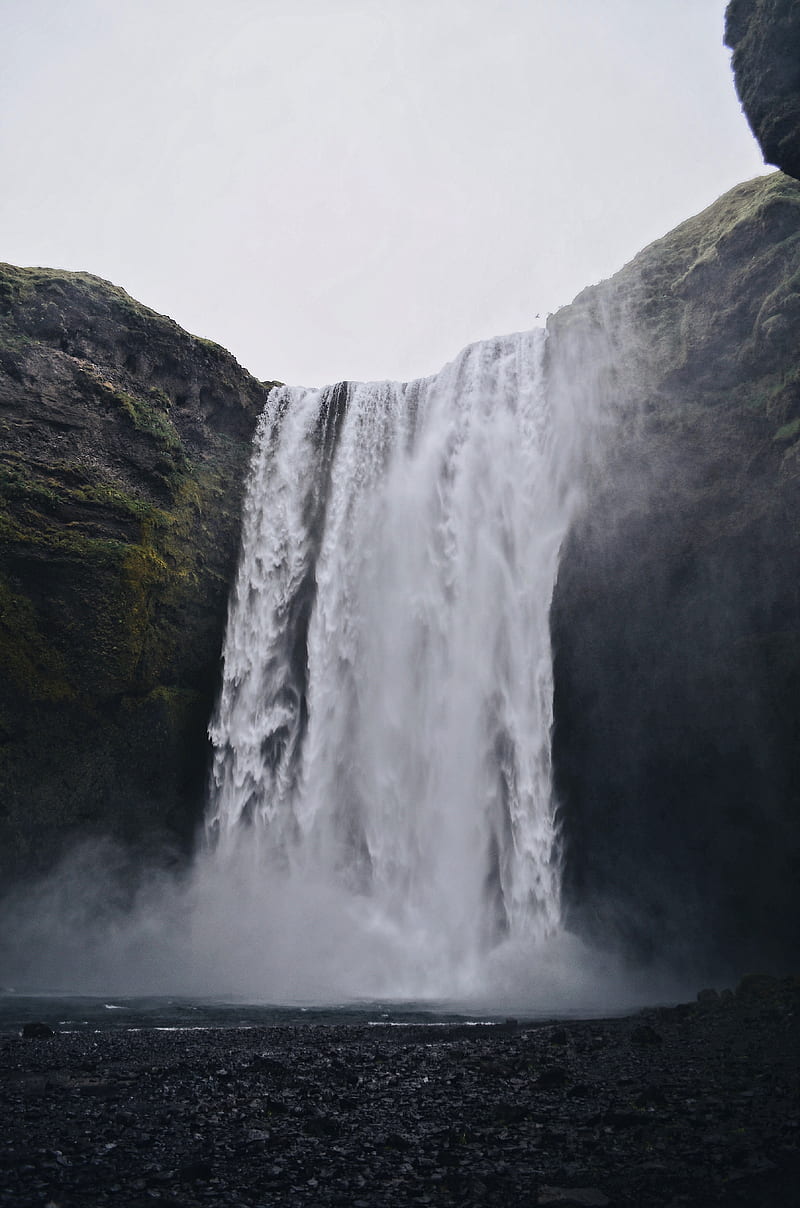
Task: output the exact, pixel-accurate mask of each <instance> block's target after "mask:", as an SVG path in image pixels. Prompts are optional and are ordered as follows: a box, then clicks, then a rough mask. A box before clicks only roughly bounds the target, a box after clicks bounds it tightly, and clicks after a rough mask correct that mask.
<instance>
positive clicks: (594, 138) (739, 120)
mask: <svg viewBox="0 0 800 1208" xmlns="http://www.w3.org/2000/svg"><path fill="white" fill-rule="evenodd" d="M724 10H725V0H224V2H222V0H157V2H156V0H128V2H127V3H122V2H121V0H69V2H68V0H0V38H2V45H3V65H2V70H1V71H0V173H2V183H1V186H0V259H4V260H8V261H11V262H12V263H14V264H21V265H31V264H36V265H42V264H43V265H51V266H57V267H61V268H69V269H83V270H86V271H89V272H93V273H96V274H98V275H99V276H102V277H106V278H108V279H109V280H111V281H113V282H115V283H116V284H118V285H122V286H123V287H124V288H125V289H126V290H127V291H128V292H129V293H130V294H133V295H134V297H136V298H138V299H139V300H140V301H142V302H144V303H145V304H147V305H148V306H151V307H153V308H154V309H155V310H158V311H161V312H162V313H165V314H169V315H171V316H172V317H173V318H174V319H176V320H177V321H178V322H179V323H180V324H182V326H184V327H186V328H188V329H189V330H190V331H192V332H195V333H196V334H197V335H201V336H205V337H207V338H210V339H214V340H217V341H218V342H219V343H221V344H224V345H225V346H226V347H227V348H230V349H231V351H232V352H233V353H234V354H235V355H236V357H237V358H238V359H239V360H240V361H241V363H242V364H243V365H244V366H245V367H246V368H248V369H249V370H250V371H251V372H253V373H255V374H256V375H257V376H258V377H260V378H265V379H266V378H269V379H273V378H277V379H280V380H283V381H287V382H291V383H297V384H306V385H315V384H320V383H322V382H327V381H333V380H336V379H338V378H343V377H349V378H362V379H363V378H409V377H414V376H419V375H423V374H427V373H430V372H433V371H434V370H436V369H438V368H439V367H440V366H441V365H442V364H443V363H444V362H445V361H447V360H449V359H451V358H452V357H453V356H454V355H455V354H456V353H457V352H458V351H459V349H460V348H461V347H462V346H463V345H465V344H467V343H469V342H470V341H472V340H475V339H479V338H481V337H483V336H491V335H494V334H498V333H501V332H505V331H512V330H519V329H523V328H527V327H530V326H532V325H533V324H534V323H535V321H536V316H537V314H538V315H540V316H541V317H542V319H544V317H545V315H546V314H547V312H548V311H551V310H555V309H557V308H558V307H559V306H561V305H563V304H564V303H566V302H568V301H570V300H571V298H572V297H573V296H574V295H575V294H576V293H577V292H578V291H579V290H580V289H581V288H583V286H585V285H588V284H591V283H592V282H594V281H597V280H599V279H601V278H603V277H607V276H609V275H610V274H611V273H613V272H615V271H616V270H617V269H618V268H620V267H621V266H622V265H623V264H624V263H625V262H626V261H627V260H629V259H630V258H631V257H632V256H633V255H634V254H635V253H636V252H637V251H638V250H639V249H640V248H641V247H643V246H644V245H645V244H647V243H648V242H650V241H651V240H653V239H655V238H657V237H658V236H659V235H662V234H665V233H666V232H667V231H668V230H669V229H670V228H671V227H673V226H675V225H676V224H677V223H678V222H680V221H682V220H683V219H684V218H688V217H689V216H690V215H691V214H693V213H696V212H697V211H698V210H700V209H702V208H704V207H705V206H706V205H709V204H710V203H711V202H712V201H713V200H714V199H715V198H716V197H718V196H719V194H720V193H722V192H724V191H725V190H726V189H728V188H730V187H731V186H732V185H734V184H737V183H738V182H739V181H741V180H746V179H748V178H749V177H751V176H754V175H756V174H757V173H758V172H760V171H763V165H762V163H761V156H760V153H759V151H758V148H757V146H756V144H755V141H754V140H753V138H752V136H751V134H750V131H749V129H748V127H747V124H746V122H745V119H744V117H743V116H742V114H741V111H740V108H739V104H738V101H737V98H736V93H735V90H734V86H733V80H732V77H731V73H730V66H729V55H728V52H727V51H726V50H725V48H724V47H723V46H722V35H723V14H724Z"/></svg>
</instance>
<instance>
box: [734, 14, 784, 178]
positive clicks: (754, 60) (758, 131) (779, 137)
mask: <svg viewBox="0 0 800 1208" xmlns="http://www.w3.org/2000/svg"><path fill="white" fill-rule="evenodd" d="M725 44H726V46H729V47H730V48H731V50H732V51H733V72H734V77H735V80H736V91H737V92H738V94H739V99H740V101H741V102H742V108H743V109H744V112H745V115H746V117H747V120H748V121H749V123H750V127H751V129H752V131H753V133H754V134H755V136H756V138H757V139H758V141H759V143H760V144H761V150H762V152H763V154H764V159H765V160H766V162H767V163H768V164H775V166H776V167H778V168H781V169H782V170H783V171H784V172H787V173H788V174H789V175H790V176H795V177H797V178H798V179H800V5H798V4H797V2H796V0H731V3H730V4H729V5H728V8H727V12H726V14H725Z"/></svg>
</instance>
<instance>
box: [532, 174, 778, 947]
mask: <svg viewBox="0 0 800 1208" xmlns="http://www.w3.org/2000/svg"><path fill="white" fill-rule="evenodd" d="M549 349H550V351H549V356H550V372H551V376H552V379H553V382H554V386H555V388H558V389H561V390H566V391H573V392H574V391H575V390H576V385H575V383H576V381H579V382H581V383H582V385H581V386H580V392H581V397H580V399H579V400H578V401H577V404H576V405H577V406H578V408H579V410H580V412H581V414H582V416H583V422H584V423H589V422H590V420H591V417H592V416H594V429H593V440H592V443H591V455H590V458H589V460H588V463H587V465H586V467H585V474H586V480H587V482H588V486H587V490H586V495H585V498H584V501H583V505H582V507H581V508H580V510H579V514H578V516H577V519H576V522H575V524H574V526H573V529H572V532H571V533H570V536H569V539H568V541H567V544H566V547H565V549H564V551H563V554H562V562H561V569H560V574H559V579H558V584H557V589H556V596H555V601H554V607H553V621H552V626H553V640H554V645H555V690H556V699H555V717H556V721H555V730H554V752H553V755H554V763H555V770H556V783H557V791H558V796H559V799H560V804H561V819H562V828H563V837H564V844H565V856H566V881H565V894H566V902H567V907H568V912H569V917H570V918H571V920H572V922H573V924H574V925H575V926H576V927H578V928H579V929H581V930H584V931H588V932H589V933H591V934H594V935H596V936H600V937H603V938H605V939H608V938H609V937H610V936H616V938H617V939H618V940H619V942H621V943H622V944H623V945H629V946H630V947H631V948H632V949H633V951H635V952H636V953H637V954H638V955H640V956H641V955H652V956H654V957H656V956H659V955H665V954H669V955H670V956H674V957H677V958H678V959H679V960H680V959H684V958H685V959H686V960H687V961H689V960H691V959H695V958H697V959H701V960H706V959H711V958H713V959H714V960H717V961H718V962H719V964H720V967H721V968H724V967H728V968H730V967H738V968H745V967H763V966H767V965H772V966H774V967H783V966H786V965H792V962H793V961H796V954H797V951H798V941H799V940H800V827H798V805H797V785H798V784H800V530H798V524H797V517H798V515H800V356H799V355H798V349H800V184H798V183H797V182H796V181H794V180H791V179H789V178H788V177H786V176H784V175H782V174H780V173H778V174H775V175H772V176H769V177H762V178H759V179H757V180H755V181H752V182H750V183H747V184H743V185H741V186H739V187H738V188H736V189H733V190H732V191H731V192H730V193H728V194H726V195H725V196H724V197H722V198H720V200H719V201H718V202H716V203H715V204H714V205H713V206H711V207H710V208H709V209H708V210H706V211H705V212H704V213H702V214H700V215H698V216H697V217H695V218H693V219H691V220H690V221H688V222H686V223H684V224H683V225H681V226H680V227H678V228H677V229H676V230H675V231H673V232H672V233H671V234H669V235H668V236H666V238H664V239H661V240H659V241H658V242H657V243H655V244H653V245H652V246H651V247H649V248H647V249H646V250H645V251H643V252H642V253H641V254H640V255H639V256H637V257H636V259H635V260H634V261H633V262H632V263H631V264H629V265H628V266H627V267H626V268H624V269H623V270H622V271H621V272H620V273H619V274H617V275H616V276H615V277H613V278H612V279H611V280H609V281H607V282H604V283H602V284H600V285H598V286H596V287H594V288H592V289H589V290H587V291H585V292H584V293H583V294H581V295H580V296H579V297H578V298H577V299H576V301H575V302H574V303H573V304H572V306H570V307H567V308H565V309H564V310H562V311H560V312H559V313H558V314H557V315H555V316H554V317H553V318H552V319H551V322H550V341H549ZM576 366H578V367H579V372H578V373H577V374H576V373H575V367H576Z"/></svg>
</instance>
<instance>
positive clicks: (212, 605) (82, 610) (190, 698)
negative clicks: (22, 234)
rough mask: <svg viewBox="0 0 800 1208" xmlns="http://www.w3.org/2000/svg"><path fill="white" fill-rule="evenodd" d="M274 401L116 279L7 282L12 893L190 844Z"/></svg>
mask: <svg viewBox="0 0 800 1208" xmlns="http://www.w3.org/2000/svg"><path fill="white" fill-rule="evenodd" d="M267 389H268V387H267V386H265V385H262V384H260V383H258V382H256V381H255V380H254V379H252V378H251V377H250V376H249V375H248V374H246V373H245V372H244V371H243V370H242V369H241V368H240V366H239V365H238V364H237V363H236V361H235V360H234V359H233V357H232V356H231V355H230V354H229V353H227V352H225V351H224V350H223V349H222V348H219V347H218V346H217V345H214V344H211V343H208V342H207V341H203V340H199V339H196V338H194V337H193V336H190V335H188V334H187V333H186V332H184V331H182V330H181V329H180V328H179V327H178V326H177V325H176V324H175V323H174V322H172V321H171V320H169V319H166V318H163V317H162V316H160V315H157V314H155V313H154V312H152V311H149V310H147V309H145V308H144V307H143V306H140V305H139V304H138V303H136V302H134V301H133V299H132V298H130V297H129V296H128V295H127V294H126V293H125V292H124V291H123V290H121V289H117V288H115V287H114V286H112V285H110V284H108V283H107V282H105V281H101V280H100V279H99V278H96V277H91V276H88V275H86V274H82V273H78V274H72V273H62V272H56V271H53V270H47V269H18V268H12V267H11V266H9V265H2V266H0V873H3V874H6V875H7V874H9V873H10V872H11V871H12V870H13V871H14V872H22V871H27V870H30V869H33V868H35V867H37V866H40V865H43V864H46V863H47V862H48V861H49V860H50V859H51V858H52V857H53V856H54V854H55V853H56V852H57V851H58V850H59V848H60V846H61V843H62V840H63V839H64V837H65V836H67V835H68V836H69V837H70V838H71V839H72V838H74V837H75V836H76V835H81V834H84V833H86V834H93V833H96V832H98V831H102V832H104V833H106V834H108V833H111V834H112V835H116V836H118V837H120V838H121V839H124V840H126V841H137V840H141V841H144V842H147V843H151V842H153V840H156V841H159V840H163V839H165V838H167V839H169V840H172V841H173V842H175V843H177V844H178V845H180V844H185V843H187V842H188V840H189V838H190V836H191V833H192V831H193V829H194V827H195V826H196V823H197V819H198V817H199V816H200V813H201V808H200V807H201V802H202V796H203V791H204V781H205V775H206V768H207V750H206V737H205V728H206V725H207V722H208V717H209V713H210V709H211V707H212V703H213V697H214V693H215V691H216V682H217V674H218V660H219V653H220V648H221V640H222V632H223V628H224V622H225V614H226V603H227V595H228V588H229V584H230V581H231V576H232V573H233V569H234V566H235V562H236V555H237V550H238V539H239V538H238V525H239V509H240V502H241V492H242V486H243V479H244V476H245V469H246V465H247V460H248V456H249V448H250V439H251V435H252V432H253V429H254V426H255V423H256V420H257V417H258V415H259V414H260V411H261V409H262V406H263V403H264V399H265V397H266V393H267Z"/></svg>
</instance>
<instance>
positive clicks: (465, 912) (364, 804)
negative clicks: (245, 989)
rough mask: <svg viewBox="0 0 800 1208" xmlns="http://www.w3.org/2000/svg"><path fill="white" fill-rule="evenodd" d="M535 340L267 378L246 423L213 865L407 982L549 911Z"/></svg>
mask: <svg viewBox="0 0 800 1208" xmlns="http://www.w3.org/2000/svg"><path fill="white" fill-rule="evenodd" d="M544 346H545V333H544V332H543V331H538V330H537V331H533V332H528V333H521V334H517V335H512V336H506V337H502V338H498V339H493V340H488V341H485V342H482V343H479V344H475V345H472V346H471V347H469V348H467V349H466V350H465V351H464V352H463V353H462V354H461V355H460V356H459V357H458V358H457V359H456V360H455V361H453V362H452V363H451V364H449V365H447V366H446V367H445V368H444V369H443V370H442V372H441V373H439V374H438V375H436V376H433V377H430V378H426V379H422V380H419V381H415V382H410V383H405V384H398V383H390V382H380V383H364V384H354V383H347V384H340V385H338V386H335V387H327V388H324V389H314V390H311V389H300V388H291V387H283V388H279V389H275V390H273V391H272V392H271V393H270V395H269V398H268V402H267V406H266V409H265V412H264V414H263V416H262V417H261V421H260V423H259V427H258V431H257V434H256V438H255V446H254V455H253V461H252V466H251V472H250V477H249V482H248V486H247V492H246V502H245V509H244V517H243V545H242V554H241V560H240V565H239V569H238V575H237V579H236V583H235V588H234V591H233V594H232V599H231V605H230V612H229V620H228V629H227V636H226V641H225V648H224V669H223V683H222V689H221V694H220V700H219V707H218V710H217V713H216V715H215V717H214V719H213V721H212V724H211V727H210V735H211V738H212V742H213V746H214V762H213V773H212V791H211V797H210V803H209V811H208V819H207V831H208V835H209V840H210V846H211V849H212V852H213V857H212V858H213V859H214V860H216V861H217V862H223V863H227V865H228V866H229V867H230V869H231V870H233V871H232V873H231V875H235V870H236V868H237V865H238V864H239V863H241V862H243V861H244V862H249V866H250V867H255V868H256V869H257V875H258V876H259V877H262V878H263V879H264V880H265V881H268V882H269V883H270V885H271V886H272V887H273V889H274V888H275V887H276V886H277V887H279V888H280V887H283V889H281V892H283V891H284V890H285V892H286V893H295V894H296V895H297V896H298V899H299V898H300V897H302V894H303V891H304V887H311V886H319V885H325V886H327V887H328V888H330V890H331V892H333V891H334V889H335V893H336V895H337V896H336V901H337V902H338V903H339V904H340V905H339V906H338V907H337V909H341V910H345V911H346V912H348V918H349V920H350V922H351V924H352V926H353V927H354V928H356V929H360V931H361V933H363V934H364V935H367V934H368V935H370V936H371V937H373V938H374V937H376V936H377V937H379V942H380V945H382V946H383V947H384V949H391V950H392V952H393V956H392V958H391V961H390V963H391V965H392V968H393V969H395V970H396V971H400V972H401V973H402V971H403V970H405V972H406V973H408V974H409V976H408V977H407V978H406V981H405V983H404V984H406V985H411V986H413V987H418V986H419V985H422V984H423V981H422V980H420V979H419V978H417V979H415V978H414V977H413V976H412V974H413V971H414V970H417V971H419V970H426V971H427V974H428V975H432V974H433V973H434V972H435V973H436V975H437V978H438V980H437V981H436V985H437V986H442V987H445V988H447V987H448V986H454V985H455V984H456V982H458V980H459V978H460V977H461V975H462V974H463V973H464V971H468V970H471V969H474V968H475V967H476V965H477V964H479V963H480V961H481V960H482V958H483V955H484V954H485V953H487V952H490V951H491V950H492V948H493V947H495V946H497V945H499V944H502V943H503V942H504V941H505V940H506V939H509V938H513V937H526V938H531V939H533V940H537V939H542V938H544V937H546V936H548V935H549V934H551V933H552V932H553V931H554V930H555V929H556V928H557V927H558V923H559V879H560V878H559V855H558V840H557V824H556V817H555V807H554V802H553V796H552V785H551V766H550V733H551V727H552V660H551V651H550V636H549V609H550V603H551V598H552V593H553V586H554V581H555V575H556V569H557V561H558V552H559V546H560V543H561V539H562V536H563V533H564V530H565V527H566V522H567V505H566V502H565V493H564V490H563V485H562V482H561V477H560V474H559V458H560V451H559V440H558V431H559V429H558V425H557V424H556V423H555V422H554V417H553V416H552V414H551V405H550V404H549V402H548V397H547V393H546V391H545V388H544V372H543V358H544ZM299 942H301V941H299ZM398 976H400V973H399V974H398ZM424 984H425V985H428V984H429V982H424Z"/></svg>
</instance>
